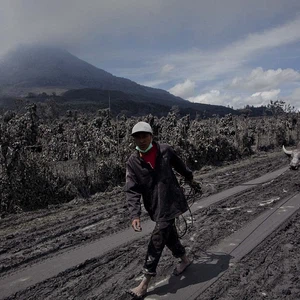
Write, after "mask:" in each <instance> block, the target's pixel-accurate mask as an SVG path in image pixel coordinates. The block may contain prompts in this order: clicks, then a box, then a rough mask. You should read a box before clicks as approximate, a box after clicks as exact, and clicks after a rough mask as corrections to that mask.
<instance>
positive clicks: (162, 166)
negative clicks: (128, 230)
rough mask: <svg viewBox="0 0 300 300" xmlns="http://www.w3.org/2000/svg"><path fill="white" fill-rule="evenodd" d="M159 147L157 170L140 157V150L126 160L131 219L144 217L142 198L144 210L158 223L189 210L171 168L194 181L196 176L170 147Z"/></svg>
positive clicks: (160, 145) (127, 193)
mask: <svg viewBox="0 0 300 300" xmlns="http://www.w3.org/2000/svg"><path fill="white" fill-rule="evenodd" d="M153 143H154V142H153ZM156 145H157V156H156V164H155V169H153V168H152V167H151V166H150V165H149V164H148V163H146V162H145V161H144V160H143V159H142V158H141V157H140V155H139V152H138V151H136V152H135V153H133V154H131V156H130V157H129V159H128V161H127V164H126V186H125V192H126V199H127V203H128V208H129V212H130V217H131V219H134V218H138V217H139V216H140V214H141V203H140V200H141V196H142V198H143V202H144V206H145V209H146V210H147V212H148V213H149V215H150V218H151V219H152V220H153V221H155V222H158V221H167V220H171V219H174V218H175V217H177V216H179V215H180V214H182V213H184V212H186V211H187V210H188V204H187V202H186V199H185V196H184V194H183V191H182V189H181V188H180V186H179V183H178V181H177V179H176V176H175V174H174V172H173V170H172V167H173V168H174V169H175V170H176V171H177V172H178V173H180V174H181V175H182V176H184V177H185V178H187V179H192V178H193V173H192V171H191V170H190V169H189V168H187V167H186V165H185V164H184V162H183V161H182V160H181V159H180V158H179V157H178V156H177V154H176V152H175V150H174V149H173V148H172V147H171V146H169V145H167V144H159V143H156Z"/></svg>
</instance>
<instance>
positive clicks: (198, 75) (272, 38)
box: [160, 17, 300, 81]
mask: <svg viewBox="0 0 300 300" xmlns="http://www.w3.org/2000/svg"><path fill="white" fill-rule="evenodd" d="M299 28H300V17H298V18H296V19H294V20H293V21H290V22H288V23H286V24H284V25H282V26H278V27H275V28H271V29H269V30H265V31H263V32H259V33H255V34H249V35H248V36H247V37H245V38H243V39H240V40H238V41H236V42H233V43H231V44H229V45H228V46H226V47H225V48H222V49H221V50H217V51H203V50H199V49H197V48H194V49H189V50H187V51H185V52H181V53H176V54H168V55H167V56H165V57H163V58H162V59H161V62H160V63H161V64H162V65H164V64H170V65H176V69H177V70H178V71H177V72H176V73H175V72H174V74H173V79H176V78H179V77H186V78H187V77H188V78H190V79H191V80H193V81H199V80H201V81H209V80H215V79H218V77H219V76H224V75H226V76H229V75H231V74H233V73H236V72H241V68H242V67H243V66H246V65H248V64H249V63H250V62H252V61H253V60H257V59H258V57H259V55H263V54H265V53H266V51H268V50H269V49H275V48H278V47H281V46H285V45H289V44H292V43H296V42H299V41H300V30H299Z"/></svg>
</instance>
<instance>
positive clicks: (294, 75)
mask: <svg viewBox="0 0 300 300" xmlns="http://www.w3.org/2000/svg"><path fill="white" fill-rule="evenodd" d="M0 40H1V43H0V56H1V55H3V54H5V53H6V52H7V51H9V50H10V49H12V48H14V47H16V46H17V45H19V44H26V43H28V44H49V45H52V46H57V47H60V48H63V49H66V50H68V51H69V52H70V53H72V54H74V55H76V56H77V57H79V58H81V59H83V60H85V61H87V62H89V63H91V64H93V65H94V66H96V67H98V68H101V69H104V70H105V71H108V72H110V73H112V74H113V75H115V76H119V77H125V78H128V79H131V80H133V81H135V82H137V83H139V84H142V85H147V86H151V87H154V88H161V89H164V90H167V91H169V92H170V93H172V94H174V95H176V96H180V97H182V98H183V99H186V100H188V101H191V102H199V103H207V104H216V105H224V106H229V107H233V108H235V109H238V108H243V107H245V106H246V105H250V106H252V105H253V106H261V105H267V104H269V103H270V100H273V101H275V100H283V101H285V102H286V104H289V105H291V106H294V107H295V109H296V110H300V70H299V69H300V1H299V0H185V1H178V0H85V1H82V0H51V1H49V0H0Z"/></svg>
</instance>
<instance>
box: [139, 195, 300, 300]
mask: <svg viewBox="0 0 300 300" xmlns="http://www.w3.org/2000/svg"><path fill="white" fill-rule="evenodd" d="M299 210H300V193H297V194H294V195H293V196H290V197H288V198H286V199H284V200H282V201H280V202H279V203H277V205H276V206H275V207H273V208H272V209H270V210H267V211H265V212H264V213H263V214H261V215H260V216H258V217H257V218H256V219H255V220H253V221H252V222H250V223H248V224H247V225H246V226H244V227H242V228H241V229H240V230H238V231H237V232H236V233H234V234H232V235H231V236H229V237H227V238H225V239H224V240H222V241H221V242H220V243H219V244H218V245H216V246H214V247H212V248H210V249H209V250H208V251H207V253H208V254H209V255H208V257H206V258H204V259H203V260H202V261H196V262H194V264H193V265H191V267H190V268H189V269H187V271H186V272H185V274H184V276H181V277H180V278H178V277H175V276H170V277H168V278H166V279H165V280H163V281H162V282H160V283H159V284H157V285H156V286H153V287H151V288H150V290H149V293H148V296H146V297H145V299H146V300H147V299H148V300H151V299H152V300H158V299H166V300H194V299H198V297H199V299H201V294H202V293H204V292H205V291H206V290H207V289H209V288H210V287H211V286H212V285H213V284H214V283H216V282H217V281H219V280H220V279H221V278H222V276H223V275H224V274H225V272H226V271H227V270H228V269H229V268H233V267H234V266H235V264H236V263H237V262H239V261H240V260H241V259H242V258H243V257H245V256H246V255H247V254H248V253H249V252H251V251H252V250H253V249H254V248H255V247H256V246H258V245H259V244H260V243H262V242H263V241H264V240H265V239H266V238H267V237H268V236H269V235H270V234H272V232H274V231H275V230H276V229H277V228H278V227H280V225H281V224H283V223H284V222H285V221H286V220H288V219H289V218H291V217H292V216H293V215H294V214H296V213H297V212H298V211H299Z"/></svg>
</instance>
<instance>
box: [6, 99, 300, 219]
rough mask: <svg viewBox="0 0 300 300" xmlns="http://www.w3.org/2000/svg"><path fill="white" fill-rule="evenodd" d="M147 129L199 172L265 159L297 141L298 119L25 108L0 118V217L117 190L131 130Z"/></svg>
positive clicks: (290, 115) (292, 115) (294, 116)
mask: <svg viewBox="0 0 300 300" xmlns="http://www.w3.org/2000/svg"><path fill="white" fill-rule="evenodd" d="M139 120H144V121H147V122H149V123H150V124H151V125H152V127H153V130H154V138H155V139H156V140H158V141H160V142H166V143H169V144H171V145H172V146H174V147H175V149H176V151H177V152H178V153H179V155H181V156H182V157H183V159H184V160H185V161H186V163H187V164H188V165H189V166H190V167H191V168H192V169H193V170H199V169H201V168H203V167H204V166H207V165H220V164H224V163H227V162H230V161H234V160H237V159H240V158H242V157H245V156H249V155H252V154H253V153H255V152H257V151H270V150H273V149H276V148H278V147H282V145H283V144H284V145H286V146H289V145H291V146H292V145H295V144H296V143H297V141H299V140H300V115H299V113H285V114H282V115H274V116H273V117H261V118H249V117H247V116H245V115H243V116H233V115H230V114H229V115H226V116H225V117H215V118H209V119H199V118H198V119H197V118H196V119H190V116H189V115H186V116H184V117H180V115H178V111H176V110H171V111H170V112H169V113H168V114H167V116H163V117H156V116H153V115H151V114H148V115H145V116H142V117H132V118H128V117H126V116H124V115H118V116H116V117H111V115H110V113H109V111H108V110H106V109H104V110H99V111H98V112H97V113H94V114H84V113H78V112H77V111H68V112H67V113H66V114H65V115H64V116H59V114H56V110H55V106H54V107H53V106H51V105H45V106H37V105H36V104H30V105H29V106H27V107H26V110H25V111H23V110H22V109H19V110H14V111H7V112H5V113H3V114H2V115H1V117H0V145H1V151H0V175H1V176H0V178H1V181H0V189H1V191H2V192H1V199H0V211H1V214H6V213H12V212H18V211H21V210H33V209H37V208H45V207H48V206H49V205H54V204H60V203H64V202H68V201H70V200H72V199H74V198H76V197H79V196H80V197H82V196H83V197H89V196H90V195H92V194H94V193H96V192H100V191H106V190H109V189H111V188H113V187H115V186H117V185H123V183H124V177H125V161H126V159H127V157H128V156H129V154H130V153H131V152H132V151H133V149H134V145H133V141H132V138H131V136H130V132H131V128H132V127H133V125H134V124H135V123H136V122H137V121H139Z"/></svg>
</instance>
